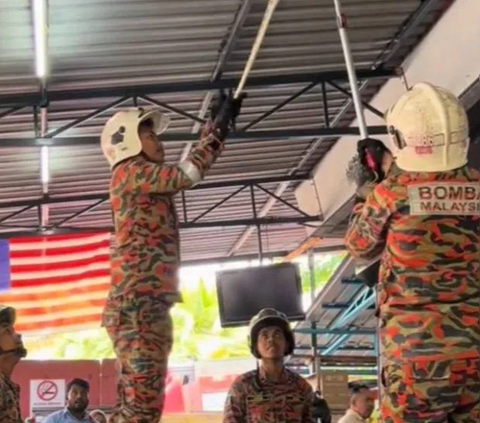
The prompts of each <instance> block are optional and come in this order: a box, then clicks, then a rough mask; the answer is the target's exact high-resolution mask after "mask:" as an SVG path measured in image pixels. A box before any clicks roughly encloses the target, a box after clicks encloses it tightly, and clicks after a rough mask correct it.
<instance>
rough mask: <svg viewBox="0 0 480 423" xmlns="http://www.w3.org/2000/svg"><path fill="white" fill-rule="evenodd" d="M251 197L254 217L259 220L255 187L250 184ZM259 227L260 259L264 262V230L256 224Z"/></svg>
mask: <svg viewBox="0 0 480 423" xmlns="http://www.w3.org/2000/svg"><path fill="white" fill-rule="evenodd" d="M250 197H251V199H252V211H253V219H254V220H255V221H256V220H257V204H256V203H255V187H254V186H253V185H250ZM256 227H257V237H258V259H259V260H260V264H262V262H263V244H262V230H261V228H260V224H259V223H257V224H256Z"/></svg>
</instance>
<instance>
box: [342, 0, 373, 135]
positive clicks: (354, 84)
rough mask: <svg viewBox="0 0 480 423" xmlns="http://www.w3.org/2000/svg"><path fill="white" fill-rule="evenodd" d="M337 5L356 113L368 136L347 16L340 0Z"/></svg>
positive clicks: (362, 130) (362, 131)
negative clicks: (349, 37)
mask: <svg viewBox="0 0 480 423" xmlns="http://www.w3.org/2000/svg"><path fill="white" fill-rule="evenodd" d="M333 3H334V5H335V14H336V18H337V26H338V33H339V35H340V41H341V43H342V49H343V55H344V57H345V65H346V66H347V73H348V80H349V82H350V88H351V90H352V98H353V104H354V105H355V113H356V114H357V120H358V126H359V128H360V135H361V136H362V138H368V129H367V123H366V121H365V115H364V114H363V107H362V101H361V97H360V93H359V90H358V81H357V75H356V73H355V65H354V63H353V58H352V52H351V49H350V41H349V39H348V33H347V18H346V16H345V15H343V14H342V9H341V7H340V0H333Z"/></svg>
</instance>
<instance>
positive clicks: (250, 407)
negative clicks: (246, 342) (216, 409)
mask: <svg viewBox="0 0 480 423" xmlns="http://www.w3.org/2000/svg"><path fill="white" fill-rule="evenodd" d="M313 421H314V419H313V390H312V388H311V386H310V385H309V384H308V383H307V382H306V381H305V379H303V378H302V377H301V376H299V375H297V374H295V373H292V372H290V371H288V370H286V369H285V370H284V373H283V374H282V376H281V378H280V380H279V381H277V382H271V381H269V380H267V379H266V377H265V375H264V373H263V371H262V369H260V370H254V371H251V372H248V373H245V374H243V375H241V376H239V377H238V378H237V379H236V380H235V382H234V383H233V384H232V386H231V387H230V391H229V393H228V396H227V401H226V403H225V410H224V414H223V423H276V422H282V423H313Z"/></svg>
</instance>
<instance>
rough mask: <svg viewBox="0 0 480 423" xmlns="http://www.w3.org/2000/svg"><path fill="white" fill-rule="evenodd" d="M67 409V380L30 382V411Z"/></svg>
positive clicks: (34, 380)
mask: <svg viewBox="0 0 480 423" xmlns="http://www.w3.org/2000/svg"><path fill="white" fill-rule="evenodd" d="M63 407H65V379H52V380H49V379H33V380H31V381H30V410H31V412H35V411H36V410H44V409H51V408H57V409H58V408H63Z"/></svg>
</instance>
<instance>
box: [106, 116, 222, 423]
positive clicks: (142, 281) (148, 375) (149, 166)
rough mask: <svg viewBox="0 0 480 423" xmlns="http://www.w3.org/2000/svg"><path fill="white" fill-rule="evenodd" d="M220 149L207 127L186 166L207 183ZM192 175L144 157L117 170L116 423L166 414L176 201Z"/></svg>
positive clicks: (113, 191)
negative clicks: (192, 167)
mask: <svg viewBox="0 0 480 423" xmlns="http://www.w3.org/2000/svg"><path fill="white" fill-rule="evenodd" d="M222 148H223V143H221V142H220V141H219V140H218V139H217V138H216V136H215V135H214V127H213V126H212V125H211V123H208V124H207V125H205V127H204V128H203V130H202V135H201V139H200V143H199V145H198V146H196V147H195V148H193V149H192V150H191V152H190V154H189V157H188V158H187V161H186V163H187V165H188V166H194V168H195V169H194V172H197V174H198V175H199V176H200V177H203V175H204V174H205V172H206V171H207V170H208V169H209V168H210V166H211V165H212V164H213V163H214V161H215V160H216V158H217V157H218V156H219V154H220V152H221V150H222ZM184 164H185V163H184ZM187 174H188V172H185V168H182V165H179V166H170V165H165V164H164V165H160V164H156V163H153V162H151V161H148V160H147V159H146V158H145V157H144V156H143V155H138V156H135V157H132V158H131V159H127V160H125V161H123V162H121V163H119V164H118V165H117V166H116V167H115V168H114V169H113V173H112V178H111V183H110V201H111V205H112V210H113V218H114V224H115V233H116V248H115V252H114V254H113V255H112V264H111V272H112V286H111V290H110V293H109V297H108V300H107V304H106V307H105V311H104V315H103V322H102V324H103V326H104V327H106V329H107V332H108V334H109V336H110V338H111V339H112V342H113V344H114V347H115V353H116V356H117V363H118V365H119V368H120V375H119V384H118V394H119V398H118V406H117V409H116V411H115V412H114V413H113V415H112V417H111V419H110V422H111V423H127V422H128V423H157V422H158V421H159V418H160V416H161V411H162V408H163V401H164V387H165V377H166V371H167V365H168V356H169V353H170V350H171V347H172V339H173V334H172V332H173V330H172V322H171V319H170V315H169V309H170V308H171V306H172V305H173V304H174V303H175V302H177V301H179V300H180V294H179V291H178V274H177V273H178V267H179V264H180V235H179V229H178V226H179V225H178V223H179V222H178V217H177V212H176V210H175V203H174V195H175V194H176V193H177V192H179V191H180V190H184V189H188V188H190V187H191V186H192V185H193V181H192V179H191V178H189V176H188V175H187Z"/></svg>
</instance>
